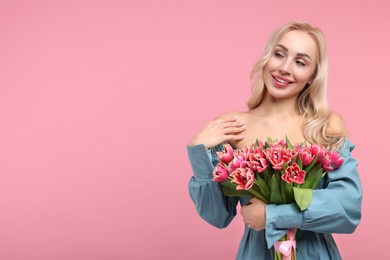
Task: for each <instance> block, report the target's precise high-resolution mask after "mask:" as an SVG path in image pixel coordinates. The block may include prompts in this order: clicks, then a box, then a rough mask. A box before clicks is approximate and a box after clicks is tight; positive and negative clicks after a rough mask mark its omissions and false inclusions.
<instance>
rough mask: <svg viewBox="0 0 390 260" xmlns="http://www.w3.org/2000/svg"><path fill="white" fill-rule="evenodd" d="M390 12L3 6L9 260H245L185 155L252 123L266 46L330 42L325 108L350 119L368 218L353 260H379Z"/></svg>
mask: <svg viewBox="0 0 390 260" xmlns="http://www.w3.org/2000/svg"><path fill="white" fill-rule="evenodd" d="M389 10H390V4H389V2H388V1H387V0H382V1H372V0H370V1H368V0H364V1H334V2H330V1H323V2H322V3H319V2H318V1H309V0H305V1H287V0H286V1H253V0H252V1H226V0H224V1H222V0H220V1H206V0H202V1H180V0H167V1H141V0H139V1H108V0H107V1H75V0H72V1H5V0H2V1H1V2H0V259H2V260H65V259H72V260H79V259H80V260H81V259H94V260H95V259H96V260H100V259H110V260H111V259H113V260H120V259H234V257H235V254H236V250H237V247H238V243H239V240H240V238H241V233H242V230H243V224H242V222H241V218H240V217H239V216H238V217H237V218H236V219H235V220H234V221H233V223H232V224H231V225H230V226H229V227H228V228H227V229H224V230H218V229H216V228H214V227H212V226H210V225H208V224H207V223H206V222H204V221H203V220H202V219H200V217H198V216H197V214H196V212H195V209H194V207H193V204H192V202H191V201H190V198H189V196H188V191H187V184H188V180H189V178H190V176H191V170H190V166H189V163H188V160H187V155H186V151H185V145H186V144H187V142H188V141H189V140H190V138H191V137H192V135H193V134H195V133H196V131H198V130H199V129H200V128H201V127H203V125H204V124H205V123H207V122H208V121H209V120H211V119H213V118H214V117H215V116H217V115H218V114H220V113H222V112H226V111H231V110H245V103H246V101H247V99H248V97H249V94H250V81H249V72H250V70H251V67H252V65H253V64H254V62H255V61H256V59H257V58H258V57H259V55H260V54H261V52H262V50H263V47H264V42H265V41H266V39H267V37H268V36H269V34H270V33H271V31H273V30H274V29H276V28H277V27H278V26H280V25H282V24H284V23H285V22H287V21H290V20H293V19H301V20H306V21H309V22H311V23H313V24H314V25H317V26H319V27H320V28H322V30H323V31H324V33H325V35H326V37H327V42H328V49H329V59H330V71H329V100H330V103H331V107H332V109H333V110H335V111H337V112H339V113H340V114H341V115H342V116H343V117H344V119H345V121H346V123H347V126H348V130H349V132H350V139H351V140H352V142H353V143H355V144H356V150H355V151H354V152H353V154H354V156H355V157H356V158H357V159H358V160H359V162H360V164H359V171H360V174H361V179H362V183H363V188H364V203H363V219H362V222H361V224H360V226H359V227H358V229H357V231H356V232H355V233H354V234H352V235H336V239H337V241H338V245H339V247H340V250H341V252H342V255H343V256H344V259H365V258H371V259H378V258H380V256H382V255H383V254H384V253H383V251H382V250H384V248H383V247H385V246H387V237H388V233H389V231H390V228H389V227H390V226H389V222H388V221H387V220H386V219H387V217H386V216H387V212H388V209H389V203H388V199H387V197H388V196H386V192H387V191H388V183H389V181H390V178H389V175H388V170H387V168H388V167H386V163H388V159H387V158H388V154H387V153H388V152H387V151H388V147H389V146H390V143H389V139H388V137H387V136H388V133H389V131H390V129H389V124H386V121H387V120H388V119H389V116H388V113H389V111H390V109H389V91H388V89H389V86H390V85H389V82H388V79H387V76H388V75H389V71H388V70H389V68H390V66H389V60H390V54H389V51H388V46H390V36H389V33H388V30H389V26H390V18H389V15H388V13H389Z"/></svg>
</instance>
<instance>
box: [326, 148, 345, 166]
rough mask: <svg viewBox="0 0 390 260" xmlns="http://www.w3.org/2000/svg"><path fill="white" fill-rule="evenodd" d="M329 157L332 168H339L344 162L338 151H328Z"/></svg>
mask: <svg viewBox="0 0 390 260" xmlns="http://www.w3.org/2000/svg"><path fill="white" fill-rule="evenodd" d="M329 158H330V160H331V162H332V163H331V164H332V167H333V168H334V169H337V168H340V167H341V165H342V164H343V163H344V159H343V158H341V157H340V155H339V154H338V152H336V151H334V152H330V153H329Z"/></svg>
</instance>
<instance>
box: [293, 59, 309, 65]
mask: <svg viewBox="0 0 390 260" xmlns="http://www.w3.org/2000/svg"><path fill="white" fill-rule="evenodd" d="M295 63H296V64H297V65H298V66H306V63H304V62H303V61H301V60H296V61H295Z"/></svg>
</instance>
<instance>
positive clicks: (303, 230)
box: [187, 140, 362, 260]
mask: <svg viewBox="0 0 390 260" xmlns="http://www.w3.org/2000/svg"><path fill="white" fill-rule="evenodd" d="M354 147H355V146H354V145H353V144H352V143H351V142H349V141H348V140H347V141H346V142H345V144H344V147H343V148H342V149H340V151H339V152H340V155H341V156H342V157H343V158H344V163H343V165H342V166H341V167H340V168H339V169H337V170H334V171H331V172H328V174H326V175H325V178H323V180H322V182H321V183H320V185H319V187H318V189H316V190H315V191H314V194H313V200H312V203H311V204H310V206H309V208H308V209H306V210H305V211H303V212H301V211H300V210H299V209H298V207H297V205H296V204H284V205H275V204H270V205H266V227H265V230H262V231H255V230H253V229H250V228H248V226H247V225H245V230H244V234H243V236H242V239H241V242H240V246H239V249H238V252H237V256H236V259H239V260H253V259H271V260H272V259H274V248H273V245H274V243H275V242H277V241H278V240H279V239H280V238H281V237H282V236H283V235H284V234H286V233H287V230H288V229H289V228H293V227H296V228H298V231H297V234H296V240H297V255H296V256H297V259H320V260H325V259H331V260H337V259H341V256H340V253H339V251H338V249H337V246H336V244H335V241H334V240H333V237H332V234H331V233H352V232H354V231H355V229H356V227H357V225H358V224H359V222H360V218H361V201H362V190H361V184H360V178H359V175H358V172H357V169H356V167H357V164H358V163H357V161H356V160H355V159H354V158H353V157H352V156H351V151H352V150H353V148H354ZM222 150H223V146H222V145H221V144H220V145H218V146H216V147H214V148H212V149H210V150H208V151H206V149H205V146H204V145H202V144H200V145H195V146H187V153H188V157H189V160H190V163H191V167H192V171H193V176H192V177H191V179H190V182H189V193H190V196H191V199H192V201H193V202H194V204H195V207H196V210H197V212H198V214H199V215H200V216H201V217H202V218H203V219H204V220H206V221H207V222H208V223H210V224H211V225H213V226H215V227H218V228H225V227H227V226H228V225H229V223H230V222H231V221H232V219H233V218H234V217H235V215H236V214H237V211H236V206H237V203H238V202H240V204H241V205H245V204H247V203H248V201H249V199H250V198H248V197H226V196H224V195H223V194H222V192H221V190H220V188H219V184H218V183H216V182H213V181H212V172H213V169H214V167H215V165H216V164H217V163H218V161H219V158H218V156H217V154H216V152H217V151H222ZM205 257H207V256H205Z"/></svg>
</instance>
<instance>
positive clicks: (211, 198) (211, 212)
mask: <svg viewBox="0 0 390 260" xmlns="http://www.w3.org/2000/svg"><path fill="white" fill-rule="evenodd" d="M221 150H222V145H218V146H216V147H214V148H213V149H211V150H209V151H206V149H205V146H204V145H202V144H200V145H196V146H187V154H188V158H189V160H190V163H191V167H192V171H193V176H192V177H191V179H190V182H189V185H188V190H189V193H190V197H191V199H192V201H193V202H194V204H195V207H196V210H197V212H198V214H199V215H200V216H201V217H202V218H203V219H204V220H206V221H207V222H208V223H210V224H211V225H213V226H215V227H218V228H224V227H227V226H228V225H229V224H230V222H231V221H232V219H233V218H234V216H235V215H236V213H237V212H236V206H237V202H238V198H236V197H226V196H224V195H223V194H222V192H221V189H220V187H219V185H218V183H216V182H214V181H213V180H212V178H213V177H212V172H213V170H214V166H215V165H216V164H217V163H218V157H217V155H216V151H221ZM208 153H209V154H208Z"/></svg>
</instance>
